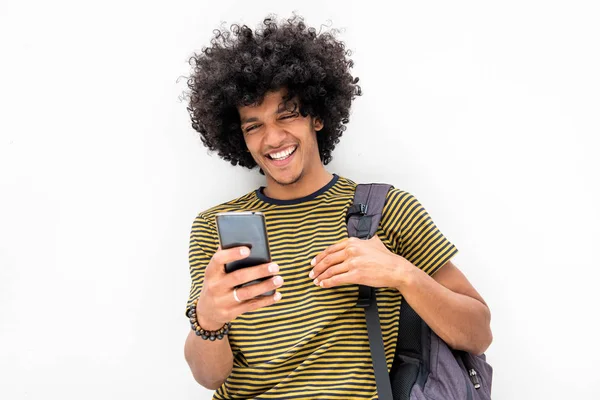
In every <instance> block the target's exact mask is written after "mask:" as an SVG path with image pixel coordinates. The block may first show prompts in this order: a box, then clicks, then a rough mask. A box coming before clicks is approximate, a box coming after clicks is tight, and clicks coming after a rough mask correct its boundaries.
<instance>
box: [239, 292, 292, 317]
mask: <svg viewBox="0 0 600 400" xmlns="http://www.w3.org/2000/svg"><path fill="white" fill-rule="evenodd" d="M279 300H281V293H280V292H276V293H275V294H274V295H271V296H259V297H256V298H253V299H251V300H247V301H244V302H242V303H240V304H239V305H238V306H237V307H236V308H235V309H234V310H235V313H236V315H240V314H244V313H247V312H250V311H254V310H258V309H259V308H263V307H267V306H270V305H271V304H274V303H277V302H278V301H279Z"/></svg>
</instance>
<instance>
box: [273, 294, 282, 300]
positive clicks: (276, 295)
mask: <svg viewBox="0 0 600 400" xmlns="http://www.w3.org/2000/svg"><path fill="white" fill-rule="evenodd" d="M273 298H274V299H275V301H279V299H281V293H279V292H277V293H275V295H274V296H273Z"/></svg>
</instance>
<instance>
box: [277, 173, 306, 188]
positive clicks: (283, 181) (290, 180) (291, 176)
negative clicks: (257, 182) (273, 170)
mask: <svg viewBox="0 0 600 400" xmlns="http://www.w3.org/2000/svg"><path fill="white" fill-rule="evenodd" d="M302 175H303V174H302V171H297V172H293V173H292V172H287V171H285V172H283V173H279V174H275V175H271V174H269V176H270V177H271V179H273V180H274V181H275V182H277V183H278V184H279V185H281V186H287V185H293V184H294V183H296V182H298V181H299V180H300V179H301V178H302Z"/></svg>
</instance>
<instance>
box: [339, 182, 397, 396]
mask: <svg viewBox="0 0 600 400" xmlns="http://www.w3.org/2000/svg"><path fill="white" fill-rule="evenodd" d="M391 188H392V186H391V185H386V184H381V183H372V184H359V185H358V186H357V187H356V192H355V193H354V204H353V205H352V206H350V208H349V209H348V212H347V214H346V220H347V225H348V236H354V237H358V238H360V239H365V240H366V239H370V238H372V237H373V236H375V235H376V234H377V229H378V228H379V222H380V221H381V214H382V213H383V206H384V205H385V200H386V197H387V193H388V191H389V190H390V189H391ZM357 306H359V307H363V308H364V309H365V319H366V320H367V334H368V336H369V347H370V348H371V358H372V359H373V370H374V372H375V383H376V384H377V395H378V399H379V400H392V387H391V384H390V378H389V373H388V369H387V361H386V358H385V348H384V346H383V337H382V335H381V324H380V321H379V311H378V308H377V297H376V294H375V289H373V288H371V287H368V286H364V285H360V286H359V293H358V302H357Z"/></svg>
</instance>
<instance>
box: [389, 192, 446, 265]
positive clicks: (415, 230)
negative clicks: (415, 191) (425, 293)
mask: <svg viewBox="0 0 600 400" xmlns="http://www.w3.org/2000/svg"><path fill="white" fill-rule="evenodd" d="M381 225H382V229H383V230H384V232H385V234H386V237H387V238H388V239H389V241H390V245H391V247H392V249H394V251H395V252H396V254H399V255H400V256H402V257H404V258H405V259H407V260H408V261H410V262H411V263H412V264H413V265H415V266H416V267H418V268H420V269H422V270H423V271H425V272H426V273H427V274H429V275H433V274H434V273H435V272H437V271H438V270H439V269H440V267H442V266H443V265H444V264H445V263H446V262H447V261H448V260H450V259H451V258H452V257H453V256H454V255H455V254H456V253H458V249H457V248H456V246H455V245H454V244H453V243H451V242H450V241H449V240H448V239H447V238H446V237H445V236H444V235H443V234H442V232H440V230H439V229H438V227H437V226H436V224H435V223H434V222H433V219H432V218H431V216H430V215H429V213H428V212H427V210H425V207H423V205H422V204H421V203H420V201H419V200H418V199H417V198H416V197H415V196H414V195H412V194H411V193H409V192H406V191H403V190H399V189H395V188H394V189H391V190H390V191H389V192H388V195H387V199H386V203H385V206H384V208H383V214H382V219H381Z"/></svg>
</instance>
